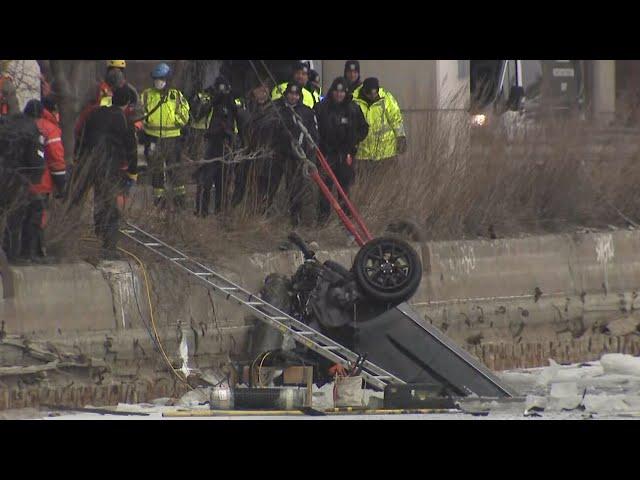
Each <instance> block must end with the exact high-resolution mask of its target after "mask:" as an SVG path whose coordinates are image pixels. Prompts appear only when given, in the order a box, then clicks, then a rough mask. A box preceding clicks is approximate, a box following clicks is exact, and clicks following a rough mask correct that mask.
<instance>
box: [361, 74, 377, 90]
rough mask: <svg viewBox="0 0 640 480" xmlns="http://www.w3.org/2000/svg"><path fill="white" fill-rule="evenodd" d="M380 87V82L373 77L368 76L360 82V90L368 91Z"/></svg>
mask: <svg viewBox="0 0 640 480" xmlns="http://www.w3.org/2000/svg"><path fill="white" fill-rule="evenodd" d="M379 88H380V82H379V81H378V79H377V78H375V77H369V78H367V79H366V80H365V81H364V82H362V91H363V92H364V93H368V92H370V91H371V90H377V89H379Z"/></svg>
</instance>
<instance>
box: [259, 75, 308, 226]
mask: <svg viewBox="0 0 640 480" xmlns="http://www.w3.org/2000/svg"><path fill="white" fill-rule="evenodd" d="M274 107H275V108H276V110H277V112H278V113H279V118H280V123H279V125H278V128H277V129H276V132H275V135H274V143H273V145H274V155H275V158H274V161H273V165H272V170H271V174H270V181H271V185H270V188H269V192H268V195H269V199H268V202H271V201H273V195H275V192H276V191H277V189H278V184H279V183H280V178H281V177H282V174H284V175H285V181H286V187H287V193H288V196H289V214H290V215H291V223H292V225H293V226H294V227H295V226H297V225H299V224H300V222H301V220H302V206H303V200H304V198H305V196H306V194H307V193H308V192H309V189H310V186H311V184H310V181H309V179H308V178H305V176H304V161H303V160H302V159H301V158H300V157H299V155H298V153H296V149H295V144H297V145H299V146H300V147H301V148H302V150H303V151H304V154H305V155H306V158H307V159H309V160H310V161H314V160H315V152H314V150H313V147H312V145H311V144H310V143H309V142H308V140H307V138H306V136H304V135H301V131H302V130H301V128H300V127H299V126H298V122H302V125H303V126H304V127H305V128H306V130H307V132H308V133H309V134H310V135H311V138H312V139H313V141H314V142H316V143H317V142H318V123H317V121H316V116H315V114H314V112H313V110H311V109H310V108H309V107H307V106H306V105H304V104H303V103H302V98H301V90H300V87H299V86H298V85H296V84H295V83H289V84H287V88H286V90H285V92H284V96H283V97H282V98H279V99H278V100H276V101H275V102H274ZM296 119H297V120H296Z"/></svg>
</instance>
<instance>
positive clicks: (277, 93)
mask: <svg viewBox="0 0 640 480" xmlns="http://www.w3.org/2000/svg"><path fill="white" fill-rule="evenodd" d="M309 70H310V69H309V63H308V62H296V63H295V65H294V66H293V75H292V77H291V83H294V84H296V85H298V87H300V91H301V92H302V97H301V99H302V104H303V105H306V106H307V107H309V108H311V109H312V108H313V107H314V106H315V104H316V103H320V94H319V93H318V92H316V91H313V92H312V91H310V90H309V89H308V88H307V84H308V83H309ZM288 83H289V82H283V83H281V84H280V85H276V86H275V87H273V90H272V91H271V100H277V99H278V98H280V97H282V95H284V91H285V90H286V89H287V84H288Z"/></svg>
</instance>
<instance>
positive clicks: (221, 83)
mask: <svg viewBox="0 0 640 480" xmlns="http://www.w3.org/2000/svg"><path fill="white" fill-rule="evenodd" d="M221 87H224V88H221ZM213 89H214V90H215V91H216V92H220V91H222V90H230V89H231V83H229V81H228V80H227V79H226V78H225V77H223V76H222V75H219V76H218V77H216V79H215V81H214V82H213Z"/></svg>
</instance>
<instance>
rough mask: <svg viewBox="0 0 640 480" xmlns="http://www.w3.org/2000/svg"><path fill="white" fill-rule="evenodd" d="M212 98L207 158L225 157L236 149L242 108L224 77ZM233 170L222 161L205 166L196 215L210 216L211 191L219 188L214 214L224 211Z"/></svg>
mask: <svg viewBox="0 0 640 480" xmlns="http://www.w3.org/2000/svg"><path fill="white" fill-rule="evenodd" d="M207 91H208V93H209V94H210V96H211V111H212V114H211V121H210V123H209V128H208V129H207V133H206V134H205V138H206V141H207V147H206V151H205V155H204V156H205V159H207V160H210V159H213V158H218V159H219V158H221V157H223V156H224V155H225V154H226V153H228V152H230V151H231V150H232V148H233V144H234V139H235V137H236V134H237V122H238V106H237V105H236V102H235V100H234V98H233V95H232V94H231V85H230V84H229V82H228V81H227V80H226V79H225V78H224V77H222V76H219V77H218V78H216V80H215V82H214V84H213V88H210V89H208V90H207ZM229 170H230V169H229V167H228V166H227V165H225V164H224V163H222V162H220V161H214V162H210V163H205V164H204V165H202V166H200V167H199V168H198V170H197V171H196V173H195V177H196V182H197V184H198V187H197V190H196V212H195V214H196V215H198V216H202V217H206V216H207V215H209V204H210V203H211V189H212V188H213V187H214V186H215V199H214V200H215V206H214V212H215V213H219V212H220V211H221V209H222V203H223V199H224V196H223V195H224V193H225V192H224V190H225V187H226V185H225V184H226V173H227V172H228V171H229Z"/></svg>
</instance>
